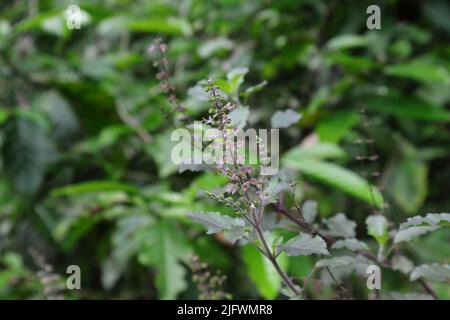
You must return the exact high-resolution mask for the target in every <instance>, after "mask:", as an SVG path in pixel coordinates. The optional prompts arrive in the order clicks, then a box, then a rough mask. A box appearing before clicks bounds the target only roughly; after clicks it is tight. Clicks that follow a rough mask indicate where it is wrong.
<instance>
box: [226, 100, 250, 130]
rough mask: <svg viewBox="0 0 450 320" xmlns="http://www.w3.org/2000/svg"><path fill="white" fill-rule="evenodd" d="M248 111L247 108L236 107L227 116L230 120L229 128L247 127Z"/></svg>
mask: <svg viewBox="0 0 450 320" xmlns="http://www.w3.org/2000/svg"><path fill="white" fill-rule="evenodd" d="M249 115H250V110H249V108H248V107H242V106H241V107H237V108H236V109H234V110H233V111H231V112H230V114H229V115H228V117H229V119H230V120H231V122H230V126H232V127H235V128H238V129H242V128H244V127H245V126H246V125H247V121H248V117H249Z"/></svg>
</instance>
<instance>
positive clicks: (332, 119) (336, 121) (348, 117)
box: [316, 111, 359, 143]
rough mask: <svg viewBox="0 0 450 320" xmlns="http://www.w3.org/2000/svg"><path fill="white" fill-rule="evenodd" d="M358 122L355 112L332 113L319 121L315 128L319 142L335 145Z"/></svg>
mask: <svg viewBox="0 0 450 320" xmlns="http://www.w3.org/2000/svg"><path fill="white" fill-rule="evenodd" d="M358 122H359V115H358V113H357V112H355V111H341V112H333V113H332V114H330V115H329V116H327V117H325V118H324V119H322V120H320V122H319V124H318V125H317V127H316V131H317V134H318V135H319V137H320V141H323V142H329V143H337V142H339V141H340V140H341V139H342V138H343V137H345V136H346V135H347V133H348V132H349V131H350V130H351V129H352V128H353V127H354V126H355V125H356V124H358Z"/></svg>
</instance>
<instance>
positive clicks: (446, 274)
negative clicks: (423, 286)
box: [409, 263, 450, 281]
mask: <svg viewBox="0 0 450 320" xmlns="http://www.w3.org/2000/svg"><path fill="white" fill-rule="evenodd" d="M419 278H424V279H428V280H432V281H448V280H450V264H438V263H433V264H423V265H421V266H418V267H416V268H414V270H413V271H412V272H411V274H410V276H409V279H410V280H411V281H415V280H417V279H419Z"/></svg>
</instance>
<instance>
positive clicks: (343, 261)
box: [315, 256, 355, 268]
mask: <svg viewBox="0 0 450 320" xmlns="http://www.w3.org/2000/svg"><path fill="white" fill-rule="evenodd" d="M354 263H355V258H354V257H352V256H339V257H333V258H327V259H321V260H319V261H317V263H316V265H315V267H316V268H336V267H343V266H349V265H352V264H354Z"/></svg>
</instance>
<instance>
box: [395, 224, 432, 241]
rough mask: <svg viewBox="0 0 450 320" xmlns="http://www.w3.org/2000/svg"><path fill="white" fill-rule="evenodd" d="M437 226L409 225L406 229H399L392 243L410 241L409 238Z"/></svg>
mask: <svg viewBox="0 0 450 320" xmlns="http://www.w3.org/2000/svg"><path fill="white" fill-rule="evenodd" d="M437 229H438V228H437V227H425V226H422V227H409V228H407V229H403V230H399V231H398V232H397V233H396V234H395V237H394V243H400V242H404V241H410V240H411V239H413V238H415V237H418V236H421V235H424V234H426V233H428V232H431V231H435V230H437Z"/></svg>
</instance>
